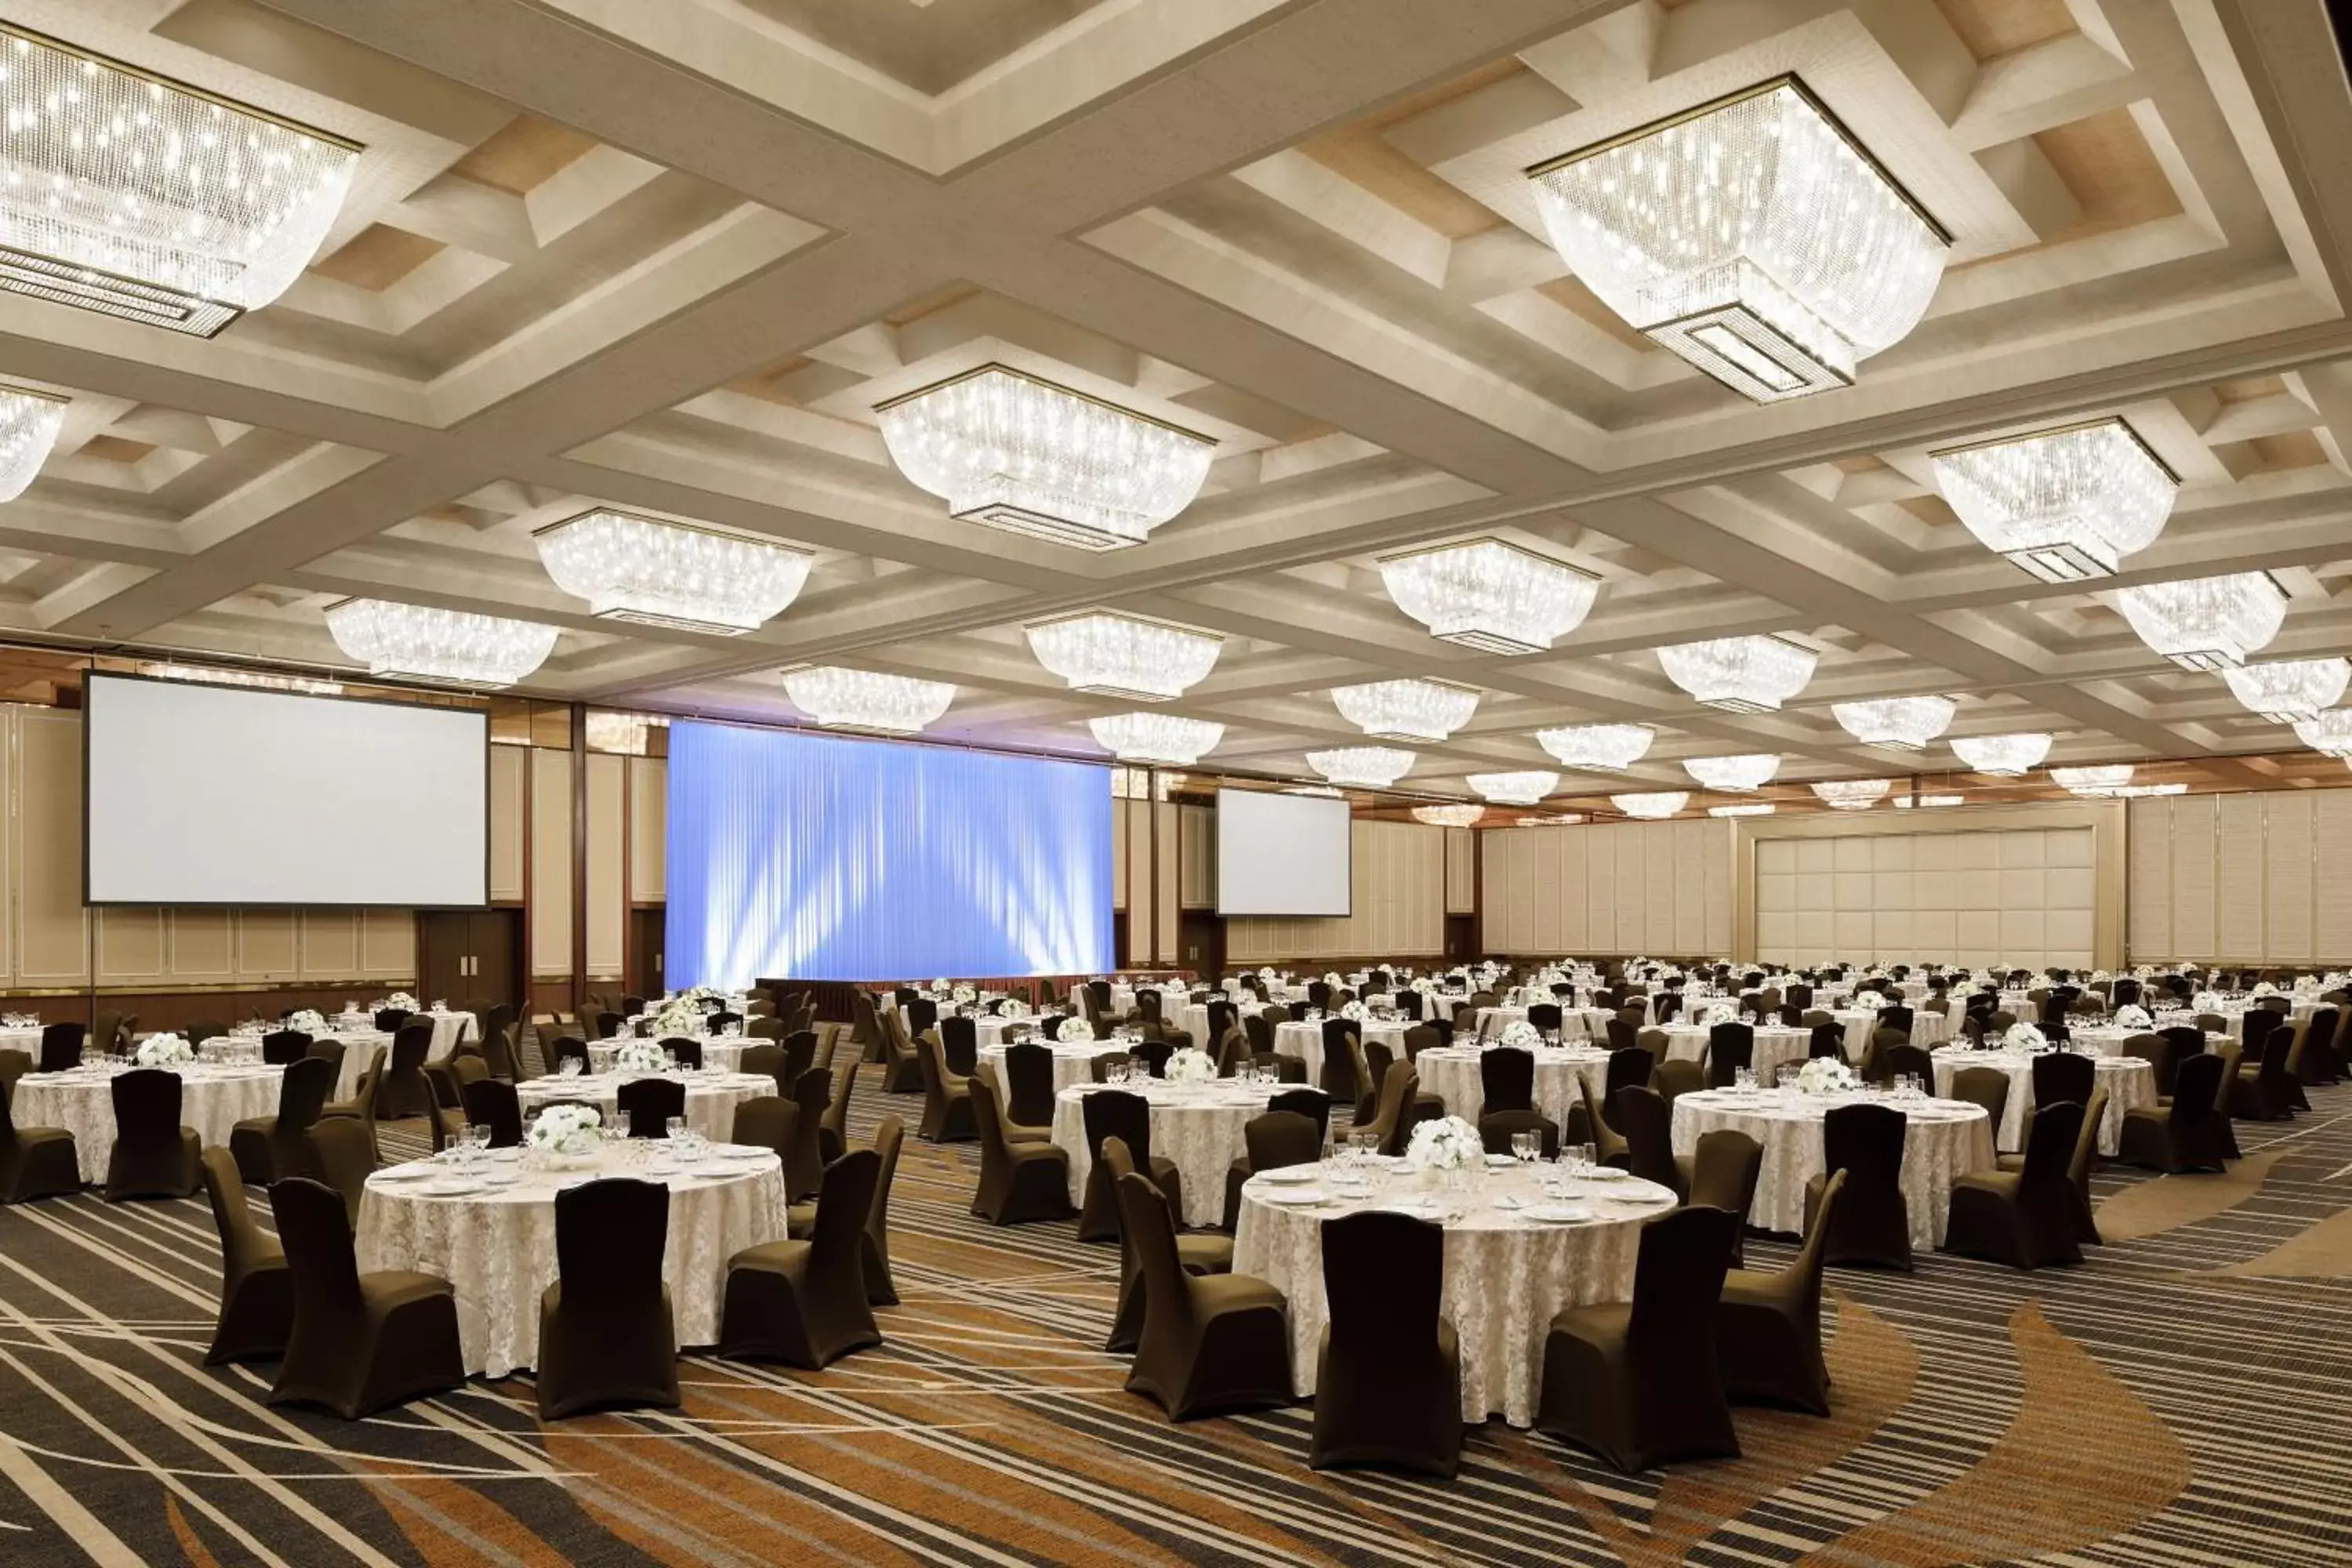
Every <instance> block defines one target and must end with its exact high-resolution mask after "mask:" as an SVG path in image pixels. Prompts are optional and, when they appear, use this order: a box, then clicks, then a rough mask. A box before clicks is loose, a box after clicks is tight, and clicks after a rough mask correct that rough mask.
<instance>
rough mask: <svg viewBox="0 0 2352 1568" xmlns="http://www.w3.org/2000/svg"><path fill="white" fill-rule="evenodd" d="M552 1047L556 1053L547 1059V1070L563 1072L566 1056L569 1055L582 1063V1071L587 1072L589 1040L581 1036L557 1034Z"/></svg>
mask: <svg viewBox="0 0 2352 1568" xmlns="http://www.w3.org/2000/svg"><path fill="white" fill-rule="evenodd" d="M552 1049H553V1052H554V1054H553V1055H552V1056H551V1057H549V1058H548V1061H547V1070H548V1071H549V1072H551V1073H556V1072H562V1070H563V1062H564V1058H567V1057H569V1058H572V1060H574V1061H576V1062H578V1063H579V1064H580V1070H581V1071H582V1072H586V1071H587V1070H588V1059H589V1058H588V1042H587V1041H585V1040H583V1039H582V1038H581V1037H579V1036H577V1035H558V1036H556V1037H555V1042H554V1045H553V1047H552Z"/></svg>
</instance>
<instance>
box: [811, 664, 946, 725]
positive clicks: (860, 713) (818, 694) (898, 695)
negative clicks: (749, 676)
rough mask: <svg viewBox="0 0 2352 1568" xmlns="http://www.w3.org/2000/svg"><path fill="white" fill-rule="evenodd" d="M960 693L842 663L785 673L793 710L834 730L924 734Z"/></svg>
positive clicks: (940, 685) (941, 685) (935, 683)
mask: <svg viewBox="0 0 2352 1568" xmlns="http://www.w3.org/2000/svg"><path fill="white" fill-rule="evenodd" d="M955 694H956V689H955V688H954V687H952V686H950V685H949V684H947V683H946V682H944V681H939V680H917V679H914V678H912V677H911V676H905V675H881V674H877V673H876V672H875V671H873V670H870V669H844V668H840V667H839V666H837V665H816V666H811V667H809V668H804V669H788V670H786V671H784V695H785V696H787V697H789V698H791V699H792V702H793V707H795V708H797V709H799V710H801V711H802V712H803V713H805V714H807V715H808V716H809V717H810V718H812V719H814V720H815V721H817V722H818V723H820V724H823V725H824V726H825V727H826V728H828V729H833V730H861V731H871V732H872V733H875V734H880V735H914V734H919V733H920V732H921V731H922V730H923V729H924V727H925V726H927V725H929V724H934V723H937V722H938V721H939V719H940V715H942V714H944V713H945V712H946V711H947V710H948V704H949V703H950V702H953V701H954V700H955Z"/></svg>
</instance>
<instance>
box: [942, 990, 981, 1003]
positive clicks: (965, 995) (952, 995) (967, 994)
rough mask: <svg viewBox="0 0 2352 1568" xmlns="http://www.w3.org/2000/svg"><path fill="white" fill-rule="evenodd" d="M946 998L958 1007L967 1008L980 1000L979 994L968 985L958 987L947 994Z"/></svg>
mask: <svg viewBox="0 0 2352 1568" xmlns="http://www.w3.org/2000/svg"><path fill="white" fill-rule="evenodd" d="M948 997H949V999H950V1001H952V1002H954V1003H955V1005H957V1006H959V1007H969V1006H971V1005H972V1004H973V1003H974V1002H977V1001H979V1000H980V993H979V992H978V991H976V990H974V989H973V988H972V987H971V986H969V985H959V986H957V987H956V988H955V989H954V990H952V991H950V992H949V993H948Z"/></svg>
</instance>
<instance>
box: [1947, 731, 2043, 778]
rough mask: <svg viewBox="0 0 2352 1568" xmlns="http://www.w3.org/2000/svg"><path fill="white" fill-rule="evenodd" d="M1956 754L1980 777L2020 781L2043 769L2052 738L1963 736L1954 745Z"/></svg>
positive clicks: (2023, 734)
mask: <svg viewBox="0 0 2352 1568" xmlns="http://www.w3.org/2000/svg"><path fill="white" fill-rule="evenodd" d="M1952 754H1953V755H1954V756H1956V757H1958V758H1959V759H1960V761H1962V762H1964V763H1967V764H1968V765H1969V768H1970V769H1971V770H1972V771H1973V772H1976V773H1988V774H1990V775H1991V776H1993V777H1995V778H2017V777H2020V776H2021V775H2023V774H2025V773H2032V771H2033V770H2034V769H2036V768H2038V767H2040V766H2041V765H2042V758H2044V757H2046V756H2048V755H2049V754H2050V737H2049V736H2048V735H2045V734H2040V733H2037V732H2034V731H2021V732H2019V733H2017V734H2014V735H1961V736H1958V737H1955V738H1954V740H1953V742H1952Z"/></svg>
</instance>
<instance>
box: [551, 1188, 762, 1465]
mask: <svg viewBox="0 0 2352 1568" xmlns="http://www.w3.org/2000/svg"><path fill="white" fill-rule="evenodd" d="M788 1245H789V1244H788ZM668 1246H669V1184H667V1183H666V1182H644V1181H636V1180H634V1179H631V1178H628V1177H614V1176H608V1177H605V1178H604V1180H602V1181H595V1182H588V1183H584V1184H582V1185H580V1186H576V1187H572V1188H568V1189H566V1190H564V1191H562V1192H559V1193H557V1194H555V1283H553V1284H552V1285H550V1286H549V1287H548V1288H547V1289H545V1290H543V1291H541V1293H540V1298H539V1368H538V1375H537V1377H536V1380H535V1381H536V1383H537V1385H538V1394H539V1418H540V1419H541V1420H542V1421H560V1420H562V1419H563V1418H564V1417H565V1416H567V1415H579V1414H580V1413H581V1412H583V1411H584V1410H593V1409H602V1408H605V1407H609V1406H614V1405H626V1406H645V1405H652V1406H657V1407H660V1408H664V1409H675V1408H677V1404H678V1391H677V1318H676V1314H675V1313H673V1312H672V1310H671V1309H670V1298H669V1286H668V1285H667V1284H666V1283H665V1282H664V1281H663V1279H662V1254H663V1253H664V1252H665V1251H667V1249H668ZM730 1282H731V1274H730Z"/></svg>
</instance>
